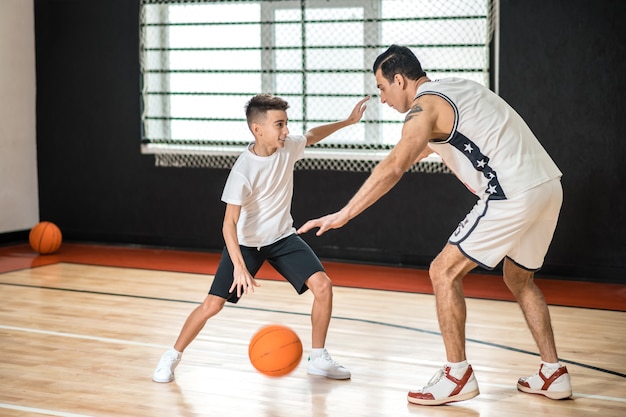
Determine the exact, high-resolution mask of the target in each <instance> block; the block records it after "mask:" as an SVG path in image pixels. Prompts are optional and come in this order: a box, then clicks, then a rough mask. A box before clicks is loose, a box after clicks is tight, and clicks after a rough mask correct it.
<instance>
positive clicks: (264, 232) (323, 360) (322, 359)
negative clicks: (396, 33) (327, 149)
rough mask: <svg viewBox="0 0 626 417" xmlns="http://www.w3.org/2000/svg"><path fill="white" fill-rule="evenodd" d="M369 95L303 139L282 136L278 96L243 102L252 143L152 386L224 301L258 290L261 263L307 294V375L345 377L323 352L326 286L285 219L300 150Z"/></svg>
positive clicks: (356, 115) (167, 378)
mask: <svg viewBox="0 0 626 417" xmlns="http://www.w3.org/2000/svg"><path fill="white" fill-rule="evenodd" d="M367 100H369V97H365V98H363V99H362V100H361V101H359V102H358V103H357V104H356V106H355V107H354V109H353V110H352V112H351V113H350V115H349V116H348V118H347V119H344V120H341V121H338V122H334V123H328V124H324V125H320V126H317V127H314V128H312V129H311V130H309V131H308V132H306V133H305V134H304V135H290V134H289V128H288V127H287V123H288V118H287V109H288V108H289V104H288V103H287V102H286V101H285V100H283V99H282V98H280V97H276V96H272V95H269V94H259V95H257V96H255V97H253V98H252V99H250V101H249V102H248V103H247V104H246V120H247V122H248V127H249V128H250V131H251V132H252V135H253V137H254V142H252V143H251V144H250V146H248V148H247V149H246V150H245V151H244V152H243V153H242V154H241V155H240V156H239V158H238V159H237V161H236V162H235V164H234V165H233V167H232V169H231V171H230V174H229V176H228V179H227V180H226V185H225V186H224V191H223V193H222V200H223V201H224V202H225V203H226V210H225V213H224V224H223V230H222V231H223V234H224V242H225V244H226V245H225V248H224V250H223V252H222V258H221V260H220V264H219V266H218V268H217V272H216V273H215V278H214V279H213V283H212V284H211V288H210V290H209V294H208V295H207V296H206V298H205V299H204V302H203V303H202V304H201V305H199V306H198V307H196V308H195V309H194V310H193V311H192V312H191V313H190V314H189V316H188V317H187V320H186V321H185V323H184V325H183V327H182V329H181V330H180V333H179V335H178V338H177V340H176V342H175V343H174V346H173V347H172V348H170V349H168V350H167V351H166V352H165V353H163V355H162V356H161V359H160V360H159V363H158V365H157V367H156V369H155V371H154V373H153V375H152V379H153V381H155V382H163V383H167V382H171V381H173V380H174V370H175V369H176V366H177V365H178V363H179V362H180V360H181V357H182V354H183V351H184V350H185V349H186V348H187V346H189V344H190V343H191V342H192V341H193V340H194V339H195V338H196V336H197V335H198V334H199V333H200V331H201V330H202V329H203V328H204V326H205V324H206V323H207V321H208V320H209V319H210V318H212V317H213V316H215V315H216V314H218V313H219V312H220V311H221V310H222V309H223V308H224V304H225V303H226V301H228V302H231V303H237V301H239V299H240V298H241V297H242V296H243V295H245V294H248V293H251V292H254V287H258V286H259V284H258V283H257V282H256V280H255V279H254V276H255V275H256V273H257V272H258V271H259V269H260V268H261V265H262V264H263V263H264V262H265V261H268V262H269V263H270V265H272V266H273V267H274V268H275V269H276V270H277V271H278V272H279V273H280V274H281V275H283V276H284V277H285V279H286V280H287V281H289V283H290V284H291V285H292V286H293V287H294V289H295V290H296V291H297V293H298V294H302V293H304V292H305V291H307V290H309V289H310V290H311V292H312V293H313V306H312V310H311V342H312V349H311V354H310V356H309V361H308V363H307V373H309V374H312V375H321V376H325V377H327V378H331V379H350V377H351V373H350V371H349V370H348V369H346V368H345V367H343V366H342V365H340V364H338V363H337V362H335V361H334V360H333V359H332V357H331V356H330V354H329V353H328V351H327V350H326V348H325V343H326V336H327V332H328V327H329V323H330V318H331V314H332V303H333V290H332V282H331V280H330V278H329V277H328V275H327V274H326V272H325V270H324V267H323V266H322V264H321V262H320V261H319V259H318V258H317V256H316V255H315V253H314V252H313V250H311V248H310V247H309V246H308V245H307V244H306V243H305V242H304V240H302V238H301V237H300V236H298V235H297V234H296V230H295V228H294V227H293V219H292V217H291V197H292V195H293V170H294V165H295V164H296V162H297V161H298V160H299V159H302V158H303V157H304V148H305V147H306V146H308V145H313V144H315V143H317V142H319V141H321V140H322V139H324V138H326V137H328V136H329V135H331V134H333V133H335V132H336V131H338V130H339V129H342V128H344V127H347V126H350V125H353V124H355V123H357V122H359V121H360V120H361V118H362V117H363V112H364V111H365V109H366V105H365V102H366V101H367Z"/></svg>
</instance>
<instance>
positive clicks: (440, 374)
mask: <svg viewBox="0 0 626 417" xmlns="http://www.w3.org/2000/svg"><path fill="white" fill-rule="evenodd" d="M444 369H445V368H444ZM444 369H440V370H438V371H437V373H436V374H435V375H433V377H432V378H430V381H428V383H427V384H426V386H425V387H424V389H426V388H430V387H432V386H433V385H436V384H437V382H439V381H440V380H441V378H443V376H444V374H445V370H444Z"/></svg>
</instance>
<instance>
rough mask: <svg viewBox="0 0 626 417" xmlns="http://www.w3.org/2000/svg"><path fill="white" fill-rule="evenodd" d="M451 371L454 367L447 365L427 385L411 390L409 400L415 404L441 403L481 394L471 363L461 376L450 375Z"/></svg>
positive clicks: (466, 398) (467, 398)
mask: <svg viewBox="0 0 626 417" xmlns="http://www.w3.org/2000/svg"><path fill="white" fill-rule="evenodd" d="M450 371H452V368H450V367H449V366H447V365H445V366H444V367H443V369H440V370H439V371H437V373H436V374H435V375H434V376H433V377H432V378H431V379H430V381H428V384H426V386H425V387H423V388H422V389H420V390H417V391H409V394H408V396H407V400H408V401H409V402H410V403H413V404H420V405H441V404H447V403H452V402H455V401H463V400H469V399H470V398H474V397H475V396H477V395H478V394H480V391H479V390H478V382H476V378H475V377H474V371H473V370H472V366H471V365H470V366H468V367H467V370H466V371H465V372H464V374H463V375H459V376H460V378H455V377H454V376H453V375H450Z"/></svg>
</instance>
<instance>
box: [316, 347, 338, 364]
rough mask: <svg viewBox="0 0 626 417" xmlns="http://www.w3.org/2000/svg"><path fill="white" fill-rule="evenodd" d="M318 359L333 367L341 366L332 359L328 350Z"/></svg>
mask: <svg viewBox="0 0 626 417" xmlns="http://www.w3.org/2000/svg"><path fill="white" fill-rule="evenodd" d="M318 359H322V360H323V361H324V362H328V363H330V364H331V365H332V366H339V364H338V363H337V362H335V361H334V360H333V358H331V357H330V354H329V353H328V351H327V350H324V351H323V352H322V356H320V357H319V358H318Z"/></svg>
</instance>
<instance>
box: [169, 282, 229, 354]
mask: <svg viewBox="0 0 626 417" xmlns="http://www.w3.org/2000/svg"><path fill="white" fill-rule="evenodd" d="M225 303H226V300H225V299H223V298H222V297H218V296H215V295H211V294H209V295H207V296H206V298H205V299H204V301H203V302H202V304H200V305H199V306H198V307H196V308H195V309H194V310H193V311H192V312H191V314H189V316H188V317H187V320H185V324H184V325H183V328H182V329H181V331H180V334H179V335H178V339H176V343H175V344H174V349H176V351H178V352H181V353H182V352H183V351H184V350H185V349H186V348H187V346H189V344H190V343H191V342H192V341H193V340H194V339H195V338H196V336H198V333H200V330H202V328H203V327H204V325H205V324H206V322H207V321H208V320H209V319H210V318H211V317H213V316H215V315H216V314H217V313H219V312H220V311H221V310H222V309H223V308H224V304H225Z"/></svg>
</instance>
